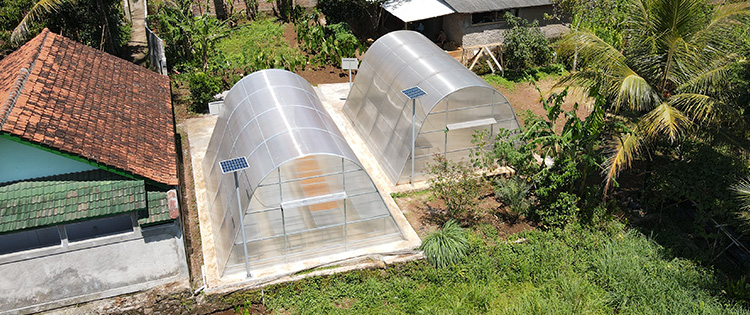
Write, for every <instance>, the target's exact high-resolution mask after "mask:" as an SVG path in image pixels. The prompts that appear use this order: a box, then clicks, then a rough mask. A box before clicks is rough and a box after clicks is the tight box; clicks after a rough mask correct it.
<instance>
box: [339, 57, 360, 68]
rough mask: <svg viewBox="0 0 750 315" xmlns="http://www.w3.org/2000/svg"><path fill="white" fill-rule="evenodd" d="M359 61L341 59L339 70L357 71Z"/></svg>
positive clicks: (355, 59)
mask: <svg viewBox="0 0 750 315" xmlns="http://www.w3.org/2000/svg"><path fill="white" fill-rule="evenodd" d="M358 65H359V60H357V58H341V69H343V70H357V66H358Z"/></svg>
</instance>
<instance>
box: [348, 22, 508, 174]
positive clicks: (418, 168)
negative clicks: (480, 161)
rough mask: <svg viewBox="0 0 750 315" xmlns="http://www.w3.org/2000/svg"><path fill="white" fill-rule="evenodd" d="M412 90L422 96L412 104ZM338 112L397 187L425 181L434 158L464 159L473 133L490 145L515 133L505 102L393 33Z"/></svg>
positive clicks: (452, 63) (445, 58) (458, 68)
mask: <svg viewBox="0 0 750 315" xmlns="http://www.w3.org/2000/svg"><path fill="white" fill-rule="evenodd" d="M413 87H418V88H420V89H421V90H423V91H424V92H425V94H424V95H423V96H421V97H418V98H416V99H414V100H413V101H412V100H410V99H409V98H408V97H407V96H406V95H405V94H404V93H403V92H402V91H404V90H406V89H409V88H413ZM412 102H414V105H415V106H414V112H412V106H413V105H412ZM344 113H345V114H346V116H347V117H348V118H349V120H350V121H351V122H352V125H353V126H354V127H355V129H356V130H357V132H358V133H359V134H360V136H362V138H363V140H364V141H365V143H366V144H367V146H368V147H369V149H370V151H371V152H372V153H373V154H374V155H375V156H377V157H378V162H379V163H380V165H381V166H382V167H383V170H384V171H385V173H386V174H387V176H388V177H389V179H390V180H391V182H392V183H393V184H395V185H398V184H405V183H410V182H412V176H413V177H414V181H420V180H424V179H425V175H426V173H427V164H428V162H430V160H432V159H433V158H434V157H435V156H436V155H444V156H446V158H447V159H448V160H452V161H459V160H461V159H463V158H466V157H468V155H469V150H471V149H472V148H474V144H473V143H472V139H473V135H474V132H475V131H481V130H487V131H488V133H489V135H490V139H493V138H494V135H497V134H498V133H499V132H500V130H501V129H506V130H516V129H518V128H519V126H520V125H519V123H518V120H517V118H516V115H515V113H514V111H513V108H512V107H511V106H510V103H509V102H508V100H507V99H506V98H505V96H503V95H502V94H500V92H498V91H497V90H495V89H494V88H492V87H491V86H490V85H489V84H487V82H485V81H484V79H482V78H480V77H478V76H477V75H475V74H474V73H473V72H471V71H469V70H468V69H466V67H464V66H463V65H461V63H459V62H458V61H456V60H455V59H453V57H451V56H450V55H448V54H447V53H445V52H444V51H443V50H441V49H440V48H438V47H437V46H436V45H435V44H434V43H432V42H431V41H430V40H429V39H427V38H426V37H424V36H423V35H422V34H420V33H417V32H413V31H396V32H391V33H389V34H387V35H385V36H383V37H381V38H380V39H378V40H377V41H375V43H374V44H373V45H372V46H371V47H370V48H369V49H368V50H367V52H366V53H365V55H364V58H363V60H362V63H361V64H360V66H359V71H358V73H357V76H356V77H355V79H354V84H353V87H352V89H351V91H350V92H349V95H348V97H347V100H346V104H345V105H344ZM412 122H413V123H412ZM412 137H414V143H412V141H413V140H412ZM412 146H413V147H414V152H413V153H414V154H412ZM412 156H415V157H416V158H415V159H414V165H413V166H414V174H412V171H411V168H412V161H411V159H412Z"/></svg>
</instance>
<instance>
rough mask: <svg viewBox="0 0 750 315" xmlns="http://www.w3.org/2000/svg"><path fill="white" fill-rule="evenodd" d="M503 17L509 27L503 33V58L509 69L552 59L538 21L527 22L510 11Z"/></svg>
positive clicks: (526, 67) (547, 41) (541, 63)
mask: <svg viewBox="0 0 750 315" xmlns="http://www.w3.org/2000/svg"><path fill="white" fill-rule="evenodd" d="M505 19H506V20H507V21H508V25H510V26H511V29H509V30H507V31H505V33H503V60H504V61H505V64H506V68H508V69H510V70H515V71H518V70H521V69H530V68H532V67H535V66H544V65H546V64H548V63H549V62H550V61H551V60H552V48H550V44H549V40H547V37H546V36H545V35H544V33H542V31H541V30H540V29H539V21H534V22H531V23H529V21H527V20H523V19H521V18H517V17H515V16H513V15H512V14H510V13H506V14H505Z"/></svg>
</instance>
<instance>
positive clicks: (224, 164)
mask: <svg viewBox="0 0 750 315" xmlns="http://www.w3.org/2000/svg"><path fill="white" fill-rule="evenodd" d="M219 165H220V166H221V173H222V174H226V173H231V172H236V171H241V170H244V169H246V168H248V167H250V166H249V165H248V164H247V158H245V157H244V156H241V157H238V158H235V159H231V160H224V161H221V162H219Z"/></svg>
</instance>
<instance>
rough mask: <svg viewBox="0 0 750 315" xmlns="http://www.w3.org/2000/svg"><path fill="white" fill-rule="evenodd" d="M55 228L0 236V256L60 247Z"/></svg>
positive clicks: (58, 234) (58, 235) (58, 236)
mask: <svg viewBox="0 0 750 315" xmlns="http://www.w3.org/2000/svg"><path fill="white" fill-rule="evenodd" d="M60 244H61V241H60V233H58V232H57V227H54V226H53V227H48V228H42V229H34V230H29V231H21V232H15V233H10V234H4V235H0V255H2V254H8V253H13V252H20V251H24V250H29V249H34V248H41V247H47V246H54V245H60Z"/></svg>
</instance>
